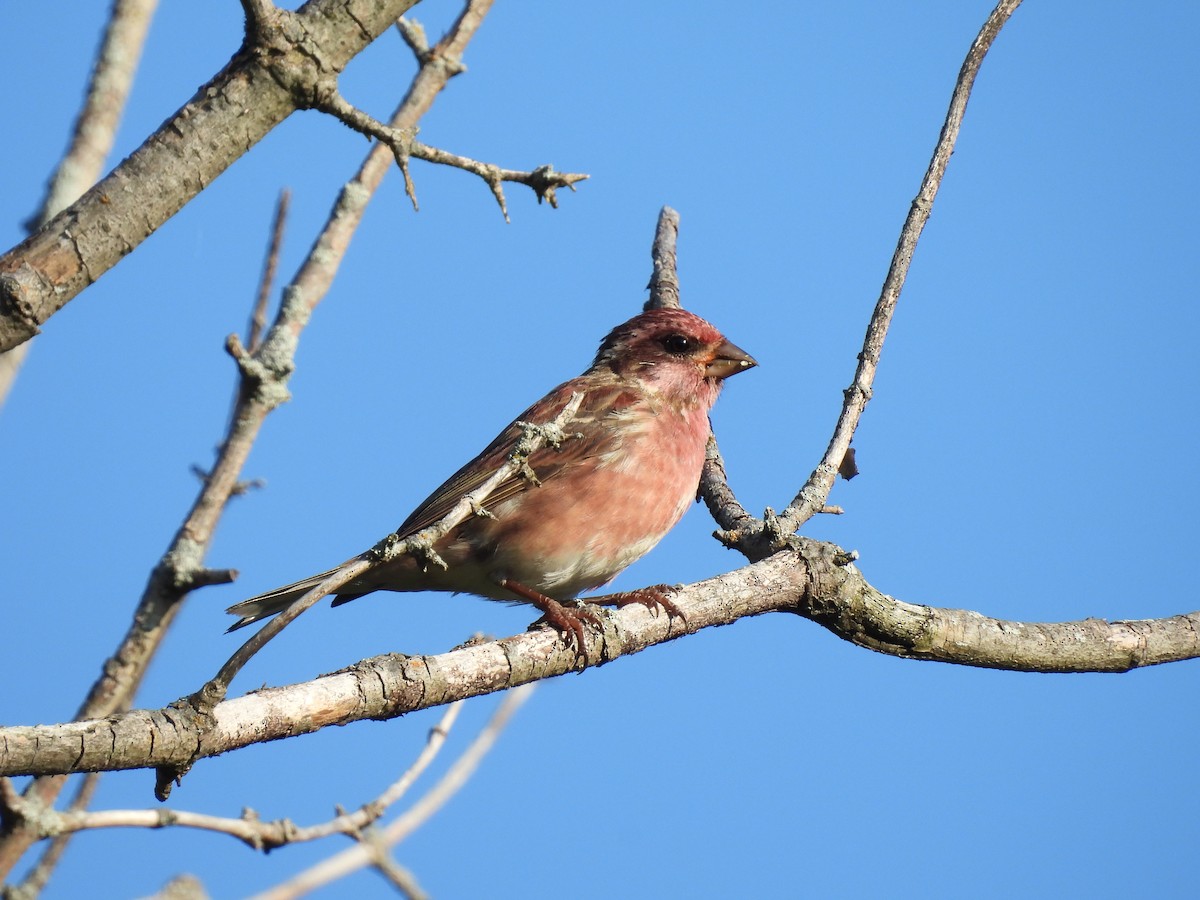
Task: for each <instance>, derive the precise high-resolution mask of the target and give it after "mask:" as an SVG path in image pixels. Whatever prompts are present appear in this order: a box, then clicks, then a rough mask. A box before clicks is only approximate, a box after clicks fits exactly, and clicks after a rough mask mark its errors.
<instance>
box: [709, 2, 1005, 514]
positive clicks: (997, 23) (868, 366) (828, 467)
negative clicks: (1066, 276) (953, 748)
mask: <svg viewBox="0 0 1200 900" xmlns="http://www.w3.org/2000/svg"><path fill="white" fill-rule="evenodd" d="M1020 5H1021V0H1000V2H999V3H998V4H997V5H996V8H995V9H993V10H992V12H991V14H990V15H989V16H988V18H987V21H986V22H984V24H983V28H982V29H980V32H979V34H978V36H977V37H976V38H975V41H974V42H973V43H972V44H971V49H970V50H969V51H967V57H966V59H965V60H964V61H963V64H962V68H961V69H960V70H959V73H958V81H957V82H956V83H955V86H954V93H953V94H952V95H951V97H950V108H949V110H948V111H947V113H946V120H945V123H944V124H943V125H942V133H941V135H940V136H939V137H938V142H937V145H936V147H935V148H934V151H933V157H932V159H930V161H929V168H928V169H927V170H926V172H925V177H924V178H923V179H922V181H921V189H920V190H919V191H918V192H917V196H916V198H915V199H914V200H913V202H912V207H911V208H910V209H909V211H908V218H907V219H906V220H905V222H904V227H903V228H902V229H901V231H900V239H899V241H898V242H897V244H896V250H895V253H894V254H893V255H892V262H891V266H890V267H889V268H888V274H887V278H885V279H884V282H883V289H882V291H881V292H880V295H879V300H878V302H876V304H875V312H874V313H873V314H872V315H871V321H870V323H869V324H868V325H867V334H866V338H865V339H864V341H863V348H862V352H861V353H859V356H858V367H857V369H856V371H855V373H854V380H853V381H852V382H851V384H850V387H849V388H847V389H846V392H845V402H844V403H843V406H842V412H841V415H840V416H839V417H838V422H837V426H836V428H835V429H834V432H833V437H832V438H831V439H830V441H829V446H828V447H827V448H826V450H825V455H824V456H823V457H821V461H820V463H818V464H817V467H816V469H814V470H813V473H812V474H811V475H810V476H809V478H808V481H807V482H806V483H805V485H804V486H803V487H802V488H801V489H800V491H799V492H798V493H797V494H796V496H795V498H793V499H792V502H791V503H789V504H788V506H787V508H786V509H785V510H784V511H783V513H782V514H781V515H780V517H779V522H778V530H779V533H780V534H784V535H787V534H792V533H794V532H795V531H796V529H798V528H799V527H800V526H801V525H803V524H804V523H805V522H807V521H808V520H809V519H811V518H812V517H813V516H814V515H815V514H816V513H817V512H819V511H820V510H821V508H822V507H824V506H825V503H826V501H827V500H828V499H829V492H830V491H831V490H832V489H833V483H834V480H835V479H836V478H837V474H838V468H839V466H840V465H841V462H842V458H843V457H844V456H845V455H846V451H847V450H848V449H849V448H850V441H851V439H852V438H853V437H854V431H855V429H856V428H857V427H858V422H859V419H860V418H861V417H862V413H863V410H864V409H866V406H867V403H868V402H869V401H870V399H871V386H872V384H873V383H874V381H875V371H876V368H877V367H878V365H879V356H880V353H882V351H883V341H884V338H886V337H887V331H888V326H889V325H890V324H891V321H892V315H893V314H894V313H895V310H896V303H897V302H898V301H899V299H900V291H901V289H902V288H903V287H904V280H905V278H906V277H907V276H908V269H909V266H910V264H911V263H912V258H913V254H914V253H915V252H916V249H917V241H918V240H919V239H920V237H921V232H922V230H923V229H924V228H925V223H926V222H928V221H929V214H930V212H931V211H932V210H933V201H934V198H935V197H936V196H937V192H938V188H939V187H940V186H941V183H942V176H943V175H945V173H946V166H947V164H948V163H949V162H950V156H951V154H953V152H954V144H955V142H956V141H957V139H958V133H959V130H960V129H961V128H962V122H963V116H964V115H965V114H966V111H967V101H968V100H969V99H970V96H971V89H972V87H973V86H974V84H975V76H976V75H977V74H978V73H979V67H980V66H981V65H982V64H983V59H984V57H985V56H987V53H988V50H990V49H991V47H992V43H993V42H994V41H995V40H996V37H997V35H999V34H1000V30H1001V29H1002V28H1003V27H1004V24H1005V23H1006V22H1007V21H1008V20H1009V18H1010V17H1011V16H1012V14H1013V12H1014V11H1015V10H1016V8H1017V7H1018V6H1020ZM725 527H726V528H729V527H730V526H728V525H727V526H725Z"/></svg>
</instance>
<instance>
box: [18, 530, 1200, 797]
mask: <svg viewBox="0 0 1200 900" xmlns="http://www.w3.org/2000/svg"><path fill="white" fill-rule="evenodd" d="M849 559H850V557H849V555H848V554H846V553H845V552H844V551H842V550H841V549H839V548H838V547H836V546H834V545H832V544H825V543H820V542H817V541H812V540H808V539H805V538H795V539H794V544H793V547H792V548H790V549H788V550H785V551H782V552H780V553H778V554H776V555H774V556H772V557H770V558H768V559H766V560H763V561H762V562H758V563H755V564H753V565H749V566H746V567H744V568H741V569H738V570H737V571H734V572H730V573H728V574H725V575H721V576H719V577H717V578H712V579H709V580H707V581H702V582H699V583H697V584H694V585H690V586H687V587H684V588H682V589H680V590H679V592H678V593H676V594H673V595H672V600H673V601H674V602H675V604H676V605H677V606H678V607H679V608H680V609H681V610H683V611H684V612H685V614H686V615H687V620H686V622H683V621H681V620H680V619H673V618H671V617H669V616H665V615H655V614H654V613H652V612H650V611H649V610H646V609H644V608H641V607H629V608H627V609H624V610H621V611H620V612H619V613H614V614H611V615H609V616H608V617H607V618H606V619H605V626H604V632H603V635H594V634H593V635H590V639H589V640H588V642H587V647H586V651H587V664H588V665H600V664H602V663H605V662H609V661H611V660H613V659H616V658H618V657H621V656H626V655H629V654H632V653H637V652H639V651H641V650H644V649H646V648H647V647H650V646H653V645H654V644H658V643H662V642H664V641H668V640H673V639H675V638H678V637H681V636H683V635H684V634H688V633H691V632H695V631H699V630H700V629H702V628H709V627H713V626H717V625H728V624H730V623H732V622H734V621H736V620H737V619H739V618H742V617H745V616H754V615H761V614H763V613H767V612H790V613H794V614H797V615H800V616H803V617H805V618H807V619H810V620H812V621H814V622H816V623H817V624H819V625H821V626H823V627H825V628H827V629H829V630H830V631H832V632H833V633H834V634H836V635H837V636H839V637H841V638H843V639H845V640H848V641H851V642H853V643H855V644H858V645H859V646H862V647H867V648H869V649H871V650H875V651H878V652H881V653H887V654H890V655H894V656H901V657H906V658H912V659H923V660H932V661H938V662H950V663H958V664H962V665H970V666H981V667H986V668H995V669H1009V670H1014V671H1025V672H1124V671H1127V670H1129V669H1133V668H1137V667H1139V666H1147V665H1155V664H1158V663H1165V662H1173V661H1178V660H1183V659H1193V658H1196V657H1200V612H1197V613H1189V614H1187V615H1180V616H1173V617H1171V618H1166V619H1155V620H1140V621H1121V622H1105V621H1103V620H1100V619H1085V620H1083V621H1080V622H1063V623H1052V624H1050V623H1048V624H1040V623H1024V622H1005V621H1002V620H999V619H992V618H989V617H987V616H982V615H980V614H978V613H974V612H969V611H967V610H958V609H939V608H934V607H928V606H921V605H918V604H913V603H906V602H904V601H902V600H897V599H895V598H892V597H889V596H887V595H886V594H882V593H880V592H879V591H877V590H876V589H875V588H873V587H871V586H870V585H869V584H868V583H867V582H866V580H865V579H864V578H863V577H862V574H861V573H860V572H859V571H858V569H857V568H856V567H855V566H853V565H852V564H850V562H849ZM576 665H577V663H576V656H575V652H574V650H573V648H571V647H568V646H566V645H565V644H564V643H563V642H562V641H561V640H560V639H559V637H558V635H557V633H556V632H554V631H551V630H549V629H545V628H541V629H537V630H534V631H530V632H527V633H524V634H520V635H517V636H515V637H510V638H505V639H503V640H499V641H491V642H488V643H484V644H478V645H475V646H470V647H465V648H462V649H459V650H454V651H451V652H449V653H443V654H440V655H437V656H410V657H404V656H399V655H386V656H378V657H374V658H371V659H367V660H363V661H362V662H360V663H358V664H356V665H354V666H352V667H350V668H348V669H345V670H343V671H341V672H337V673H334V674H332V675H326V676H323V677H321V678H317V679H315V680H313V681H310V682H305V683H303V684H295V685H290V686H287V687H282V688H270V689H266V690H262V691H257V692H255V693H252V694H248V695H246V696H243V697H238V698H236V699H233V700H226V701H224V702H222V703H219V704H217V705H216V706H215V707H213V708H212V711H211V714H209V715H201V716H198V715H197V714H196V711H195V710H194V709H193V708H192V707H191V706H190V705H189V704H188V703H187V702H186V701H180V702H178V703H176V704H173V705H172V706H170V707H167V708H165V709H160V710H138V711H134V712H130V713H127V714H125V715H120V716H112V717H110V718H107V719H101V720H92V721H88V722H78V723H71V724H65V725H52V726H28V727H26V726H16V727H9V728H0V775H40V774H49V773H59V772H90V771H107V770H116V769H133V768H145V767H177V768H180V769H183V770H186V768H187V767H189V766H190V765H191V764H192V763H193V762H195V761H196V760H199V759H204V758H206V757H209V756H215V755H217V754H220V753H226V752H229V751H230V750H235V749H238V748H240V747H245V746H249V745H251V744H257V743H261V742H264V741H271V740H278V739H280V738H285V737H291V736H293V735H297V734H303V733H308V732H312V731H316V730H318V729H320V728H324V727H326V726H328V725H345V724H347V723H349V722H354V721H359V720H362V719H391V718H395V717H397V716H401V715H403V714H404V713H407V712H412V711H413V710H418V709H426V708H429V707H433V706H440V705H442V704H445V703H450V702H452V701H454V700H459V699H463V698H466V697H473V696H479V695H481V694H487V693H491V692H493V691H499V690H504V689H506V688H511V687H514V686H516V685H519V684H526V683H528V682H531V681H537V680H539V679H542V678H548V677H552V676H555V675H562V674H564V673H566V672H570V671H573V670H574V669H575V668H576Z"/></svg>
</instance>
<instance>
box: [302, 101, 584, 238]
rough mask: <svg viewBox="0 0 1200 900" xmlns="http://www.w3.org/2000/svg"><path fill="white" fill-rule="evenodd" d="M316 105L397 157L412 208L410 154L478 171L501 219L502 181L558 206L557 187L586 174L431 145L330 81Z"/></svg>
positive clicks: (503, 202)
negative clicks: (527, 167)
mask: <svg viewBox="0 0 1200 900" xmlns="http://www.w3.org/2000/svg"><path fill="white" fill-rule="evenodd" d="M317 109H319V110H321V111H322V112H325V113H328V114H329V115H331V116H334V117H336V118H337V119H338V120H339V121H341V122H342V123H344V124H345V125H347V126H348V127H350V128H353V129H354V130H355V131H358V132H361V133H362V134H365V135H369V136H370V137H373V138H376V139H378V140H379V141H381V142H382V143H383V144H384V145H385V146H387V147H388V148H389V149H390V150H391V152H392V156H393V157H394V158H395V160H396V165H398V166H399V167H400V171H401V172H403V173H404V187H405V191H406V193H407V194H408V198H409V200H410V201H411V202H412V205H413V208H414V209H419V207H418V205H417V197H416V192H415V189H414V188H413V182H412V178H411V176H410V175H409V171H408V161H409V159H410V158H416V159H422V160H425V161H426V162H432V163H438V164H440V165H444V166H452V167H454V168H457V169H462V170H463V171H466V172H470V173H472V174H473V175H478V176H479V177H480V178H482V179H483V181H484V183H486V184H487V186H488V187H489V188H490V189H491V191H492V196H494V197H495V198H496V202H497V203H498V204H499V206H500V212H501V213H503V215H504V221H506V222H507V221H509V219H508V204H507V201H506V200H505V197H504V189H503V187H502V185H503V183H504V182H506V181H510V182H517V183H518V184H523V185H526V186H527V187H529V188H531V189H532V190H533V192H534V193H535V194H536V195H537V198H538V202H539V203H541V202H542V200H546V201H547V202H549V204H550V205H551V206H552V207H554V208H555V209H557V208H558V194H557V191H558V189H559V188H562V187H566V188H570V189H571V190H572V191H573V190H575V185H576V184H577V183H578V182H580V181H584V180H585V179H586V178H587V177H588V176H587V175H584V174H582V173H578V172H574V173H573V172H556V171H555V170H554V167H553V166H549V165H546V166H539V167H538V168H536V169H534V170H532V171H530V172H525V171H521V170H519V169H504V168H501V167H500V166H497V165H493V164H492V163H485V162H480V161H479V160H477V159H471V158H470V157H467V156H461V155H459V154H457V153H450V152H448V151H446V150H441V149H439V148H437V147H431V146H429V145H428V144H423V143H422V142H421V141H418V140H416V138H415V137H414V132H413V130H412V129H406V128H396V127H394V126H391V125H385V124H384V123H383V122H380V121H378V120H377V119H374V118H372V117H371V116H369V115H368V114H367V113H365V112H363V111H362V110H360V109H358V108H357V107H355V106H353V105H352V104H351V103H350V102H349V101H347V100H346V99H345V98H344V97H343V96H342V95H341V94H340V93H339V92H338V91H337V89H336V87H334V86H332V85H330V86H329V87H327V89H326V91H325V93H324V94H323V95H322V97H321V99H320V102H318V103H317Z"/></svg>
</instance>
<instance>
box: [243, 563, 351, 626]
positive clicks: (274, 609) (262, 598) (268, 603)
mask: <svg viewBox="0 0 1200 900" xmlns="http://www.w3.org/2000/svg"><path fill="white" fill-rule="evenodd" d="M339 568H340V567H339ZM336 571H337V569H329V570H328V571H325V572H322V573H320V574H319V575H312V576H310V577H308V578H305V579H303V580H302V581H295V582H292V583H291V584H287V585H284V586H283V587H278V588H275V590H273V591H267V592H266V593H265V594H259V595H258V596H257V597H251V598H250V599H249V600H243V601H242V602H241V603H235V604H234V605H233V606H231V607H229V609H227V610H225V612H227V613H229V614H230V615H234V616H241V618H240V619H238V620H237V621H236V622H234V623H233V624H232V625H230V626H229V627H228V628H227V629H226V630H225V633H226V634H228V633H229V632H231V631H237V630H238V629H239V628H245V627H246V626H247V625H252V624H254V623H255V622H257V621H259V620H260V619H266V618H270V617H271V616H274V615H277V614H278V613H281V612H283V611H284V610H285V609H287V608H288V607H289V606H291V605H292V603H294V602H295V601H296V600H298V599H299V598H300V596H301V595H302V594H305V593H307V592H308V591H311V590H312V589H313V588H315V587H316V586H317V585H318V584H320V583H321V582H322V581H324V580H325V579H326V578H328V577H329V576H330V575H332V574H333V573H334V572H336ZM354 596H360V595H358V594H355V595H354ZM347 599H353V598H352V597H348V598H347ZM341 602H345V601H341Z"/></svg>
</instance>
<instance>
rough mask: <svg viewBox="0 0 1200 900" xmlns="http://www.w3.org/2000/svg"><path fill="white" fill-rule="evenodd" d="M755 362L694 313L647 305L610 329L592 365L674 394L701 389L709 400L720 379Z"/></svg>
mask: <svg viewBox="0 0 1200 900" xmlns="http://www.w3.org/2000/svg"><path fill="white" fill-rule="evenodd" d="M756 365H758V363H757V362H756V361H755V359H754V357H752V356H751V355H750V354H748V353H747V352H746V351H745V350H742V349H741V348H740V347H738V346H737V345H735V344H732V343H730V342H729V341H727V340H726V339H725V336H724V335H723V334H721V332H719V331H718V330H717V329H716V328H715V327H713V326H712V325H711V324H710V323H708V322H706V321H705V320H704V319H702V318H700V317H699V316H697V315H694V314H693V313H690V312H688V311H687V310H683V309H651V310H647V311H646V312H644V313H641V314H640V315H636V316H634V317H633V318H632V319H630V320H629V321H628V322H625V323H624V324H622V325H618V326H617V327H616V328H614V329H613V330H612V331H610V332H609V334H608V337H606V338H605V339H604V341H603V342H602V343H601V344H600V350H599V352H597V354H596V359H595V361H594V362H593V363H592V369H593V370H597V369H610V370H612V372H613V373H615V374H616V375H618V376H620V377H623V378H632V379H636V380H638V381H639V382H641V383H642V384H643V385H645V386H646V387H648V388H650V389H651V390H655V391H657V392H659V393H665V394H669V395H671V396H673V397H678V398H683V397H686V396H687V395H688V392H689V391H692V392H702V393H703V395H704V396H703V399H707V400H708V403H709V404H710V405H711V403H712V401H713V400H715V399H716V395H717V392H718V390H719V389H720V383H721V382H722V381H723V380H724V379H726V378H728V377H729V376H730V375H735V374H737V373H738V372H744V371H745V370H746V369H749V368H751V367H753V366H756ZM710 398H711V399H710ZM697 399H701V398H699V397H698V398H697Z"/></svg>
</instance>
